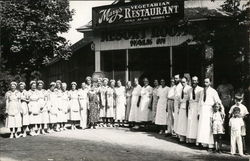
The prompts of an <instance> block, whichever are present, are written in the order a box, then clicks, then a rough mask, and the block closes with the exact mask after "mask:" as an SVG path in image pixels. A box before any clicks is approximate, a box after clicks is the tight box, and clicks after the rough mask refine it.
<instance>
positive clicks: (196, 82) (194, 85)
mask: <svg viewBox="0 0 250 161" xmlns="http://www.w3.org/2000/svg"><path fill="white" fill-rule="evenodd" d="M197 85H198V78H197V77H193V78H192V86H193V87H196V86H197Z"/></svg>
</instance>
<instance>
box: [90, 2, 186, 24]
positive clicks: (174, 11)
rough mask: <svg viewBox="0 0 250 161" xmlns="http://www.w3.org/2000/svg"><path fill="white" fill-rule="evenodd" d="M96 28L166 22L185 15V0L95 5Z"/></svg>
mask: <svg viewBox="0 0 250 161" xmlns="http://www.w3.org/2000/svg"><path fill="white" fill-rule="evenodd" d="M92 14H93V15H92V19H93V20H92V24H93V27H94V28H98V27H107V26H111V25H126V24H130V23H133V24H143V23H154V22H165V21H167V20H169V19H171V18H174V19H178V18H182V17H183V15H184V1H183V0H175V1H166V0H165V1H163V0H160V1H154V2H152V1H148V2H146V1H143V2H141V3H133V2H130V3H124V4H123V5H108V6H101V7H94V8H93V10H92Z"/></svg>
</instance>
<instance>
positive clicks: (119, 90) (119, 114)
mask: <svg viewBox="0 0 250 161" xmlns="http://www.w3.org/2000/svg"><path fill="white" fill-rule="evenodd" d="M115 93H116V120H117V121H118V126H120V125H121V124H120V123H121V122H122V126H124V120H125V108H126V107H125V105H126V93H125V87H124V86H122V82H121V80H118V81H117V87H116V88H115Z"/></svg>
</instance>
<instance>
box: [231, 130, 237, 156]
mask: <svg viewBox="0 0 250 161" xmlns="http://www.w3.org/2000/svg"><path fill="white" fill-rule="evenodd" d="M235 148H236V136H235V133H234V132H233V131H231V154H232V155H234V154H235Z"/></svg>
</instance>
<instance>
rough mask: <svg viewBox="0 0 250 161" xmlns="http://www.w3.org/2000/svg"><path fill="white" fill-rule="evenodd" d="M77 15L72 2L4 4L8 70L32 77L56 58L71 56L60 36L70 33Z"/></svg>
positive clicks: (0, 10)
mask: <svg viewBox="0 0 250 161" xmlns="http://www.w3.org/2000/svg"><path fill="white" fill-rule="evenodd" d="M73 13H74V10H70V9H69V2H68V0H35V1H34V0H22V1H20V0H11V1H2V2H1V8H0V14H1V52H2V53H1V59H3V60H5V61H4V70H5V71H9V73H10V74H12V75H15V74H21V73H22V74H23V73H26V74H27V76H29V75H30V73H31V72H33V71H35V70H39V69H41V68H42V67H43V65H44V64H45V63H47V62H48V61H49V60H50V59H51V58H53V57H55V56H60V57H62V58H67V57H68V56H70V49H69V42H68V41H67V40H66V39H65V38H63V37H62V36H60V35H59V34H60V33H63V32H67V31H68V29H69V28H70V25H69V22H70V21H71V20H72V15H73ZM2 68H3V67H2Z"/></svg>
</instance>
